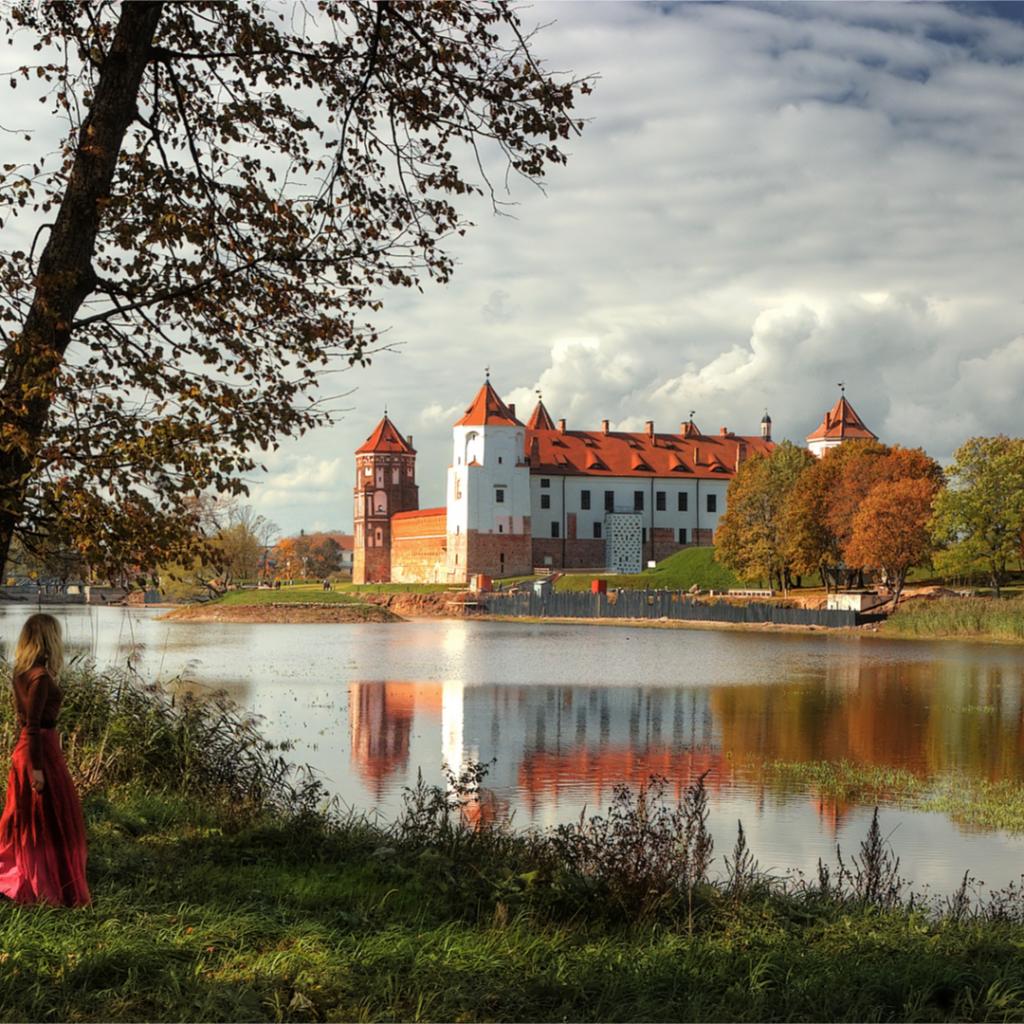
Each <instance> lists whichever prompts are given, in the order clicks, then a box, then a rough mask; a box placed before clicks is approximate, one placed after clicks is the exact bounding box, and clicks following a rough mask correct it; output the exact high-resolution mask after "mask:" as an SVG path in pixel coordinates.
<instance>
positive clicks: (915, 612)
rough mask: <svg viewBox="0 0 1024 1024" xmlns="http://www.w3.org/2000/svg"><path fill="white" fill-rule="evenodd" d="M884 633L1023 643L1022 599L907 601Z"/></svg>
mask: <svg viewBox="0 0 1024 1024" xmlns="http://www.w3.org/2000/svg"><path fill="white" fill-rule="evenodd" d="M885 631H886V632H888V633H894V634H897V635H899V636H918V637H978V638H986V639H995V640H1024V598H1020V597H1016V598H1010V599H1006V600H997V599H994V598H977V597H964V598H937V599H935V600H924V599H918V600H914V601H908V602H906V603H905V604H903V605H901V606H900V608H899V609H898V610H897V611H896V612H895V614H893V615H891V616H890V617H889V619H888V621H887V622H886V623H885Z"/></svg>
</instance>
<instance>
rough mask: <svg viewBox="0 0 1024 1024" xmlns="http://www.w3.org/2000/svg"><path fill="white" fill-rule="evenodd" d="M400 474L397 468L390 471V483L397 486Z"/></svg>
mask: <svg viewBox="0 0 1024 1024" xmlns="http://www.w3.org/2000/svg"><path fill="white" fill-rule="evenodd" d="M401 472H402V471H401V470H400V469H399V468H398V467H397V466H395V468H394V469H393V470H391V482H392V483H393V484H397V483H398V482H399V479H400V476H401Z"/></svg>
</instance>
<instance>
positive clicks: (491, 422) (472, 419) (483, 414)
mask: <svg viewBox="0 0 1024 1024" xmlns="http://www.w3.org/2000/svg"><path fill="white" fill-rule="evenodd" d="M489 372H490V370H488V373H489ZM522 425H523V424H522V423H520V422H519V420H517V419H516V417H515V414H514V413H513V412H512V410H511V409H510V408H509V407H508V406H507V405H506V404H505V403H504V402H503V401H502V400H501V398H499V397H498V392H497V391H495V390H494V388H493V387H491V381H490V378H488V379H487V380H485V381H484V386H483V387H482V388H481V389H480V390H479V391H478V392H477V393H476V398H474V399H473V401H472V403H471V404H470V406H469V408H468V409H466V414H465V415H464V416H463V417H462V419H461V420H459V421H458V423H456V424H455V426H457V427H483V426H499V427H521V426H522Z"/></svg>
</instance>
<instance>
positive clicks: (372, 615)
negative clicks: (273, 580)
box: [161, 602, 402, 625]
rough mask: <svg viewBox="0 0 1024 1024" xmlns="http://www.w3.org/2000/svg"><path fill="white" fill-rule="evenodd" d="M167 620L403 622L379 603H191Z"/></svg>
mask: <svg viewBox="0 0 1024 1024" xmlns="http://www.w3.org/2000/svg"><path fill="white" fill-rule="evenodd" d="M161 619H163V620H164V621H167V622H236V623H242V622H252V623H267V624H271V623H272V624H275V625H277V624H289V623H292V624H303V623H316V622H336V623H341V622H401V621H402V619H401V618H400V617H399V616H397V615H395V614H394V613H393V612H391V611H389V610H388V609H387V608H383V607H381V606H380V605H377V604H358V603H356V602H338V603H333V604H313V603H308V604H270V603H266V604H218V603H215V602H211V603H209V604H190V605H182V606H180V607H178V608H174V609H172V610H170V611H168V612H167V613H166V614H164V615H162V616H161Z"/></svg>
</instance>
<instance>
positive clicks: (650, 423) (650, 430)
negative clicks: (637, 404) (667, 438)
mask: <svg viewBox="0 0 1024 1024" xmlns="http://www.w3.org/2000/svg"><path fill="white" fill-rule="evenodd" d="M644 429H645V430H646V431H647V436H648V437H654V420H645V421H644Z"/></svg>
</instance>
